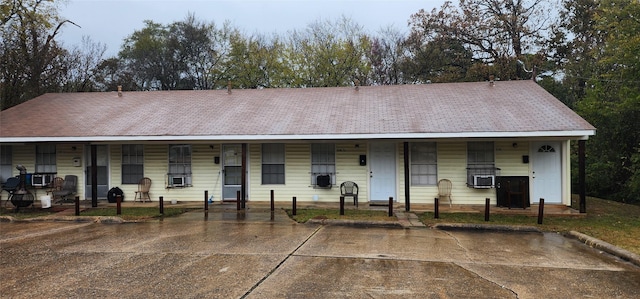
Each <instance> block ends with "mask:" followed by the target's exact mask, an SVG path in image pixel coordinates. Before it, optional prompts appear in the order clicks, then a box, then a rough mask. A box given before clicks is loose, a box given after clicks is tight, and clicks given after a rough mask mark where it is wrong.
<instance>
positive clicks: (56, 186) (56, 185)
mask: <svg viewBox="0 0 640 299" xmlns="http://www.w3.org/2000/svg"><path fill="white" fill-rule="evenodd" d="M62 186H64V179H63V178H61V177H55V178H53V181H52V182H51V189H49V190H47V195H49V194H51V193H53V192H54V191H62Z"/></svg>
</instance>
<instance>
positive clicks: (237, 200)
mask: <svg viewBox="0 0 640 299" xmlns="http://www.w3.org/2000/svg"><path fill="white" fill-rule="evenodd" d="M236 209H237V210H238V211H240V191H236Z"/></svg>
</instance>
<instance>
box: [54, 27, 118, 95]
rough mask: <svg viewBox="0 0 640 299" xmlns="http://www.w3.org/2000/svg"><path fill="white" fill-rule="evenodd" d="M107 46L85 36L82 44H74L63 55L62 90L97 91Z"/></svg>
mask: <svg viewBox="0 0 640 299" xmlns="http://www.w3.org/2000/svg"><path fill="white" fill-rule="evenodd" d="M106 50H107V46H106V45H105V44H101V43H94V42H93V41H92V40H91V38H89V37H87V36H84V37H83V38H82V42H81V45H80V46H74V47H73V48H72V49H71V50H70V51H68V52H67V53H66V55H64V56H63V60H64V61H63V63H64V66H65V67H64V69H63V76H64V77H63V78H62V79H63V81H62V82H61V86H62V87H61V88H62V89H61V91H63V92H77V91H97V90H100V89H99V86H98V82H97V80H96V79H97V77H96V76H97V71H98V67H99V66H100V64H101V63H102V61H103V56H104V53H105V51H106Z"/></svg>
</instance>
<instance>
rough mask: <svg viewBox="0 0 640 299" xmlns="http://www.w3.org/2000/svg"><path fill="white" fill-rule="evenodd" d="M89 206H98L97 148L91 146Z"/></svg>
mask: <svg viewBox="0 0 640 299" xmlns="http://www.w3.org/2000/svg"><path fill="white" fill-rule="evenodd" d="M91 206H92V207H94V208H95V207H97V206H98V146H97V145H95V144H92V145H91Z"/></svg>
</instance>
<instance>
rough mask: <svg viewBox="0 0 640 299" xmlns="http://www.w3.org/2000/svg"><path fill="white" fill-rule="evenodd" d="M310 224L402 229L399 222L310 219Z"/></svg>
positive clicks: (308, 221)
mask: <svg viewBox="0 0 640 299" xmlns="http://www.w3.org/2000/svg"><path fill="white" fill-rule="evenodd" d="M305 223H308V224H320V225H336V226H341V225H342V226H354V227H396V228H398V227H399V228H402V227H404V226H402V224H400V222H398V221H362V220H347V219H345V220H342V219H309V220H307V222H305Z"/></svg>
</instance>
